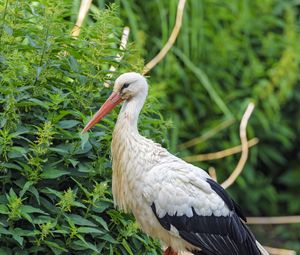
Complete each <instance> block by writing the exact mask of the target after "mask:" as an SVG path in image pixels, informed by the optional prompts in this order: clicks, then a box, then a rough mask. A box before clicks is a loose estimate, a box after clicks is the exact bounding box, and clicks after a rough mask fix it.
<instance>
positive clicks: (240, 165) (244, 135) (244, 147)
mask: <svg viewBox="0 0 300 255" xmlns="http://www.w3.org/2000/svg"><path fill="white" fill-rule="evenodd" d="M253 109H254V104H253V103H249V104H248V107H247V109H246V111H245V113H244V115H243V117H242V120H241V124H240V139H241V146H242V154H241V158H240V160H239V162H238V164H237V166H236V168H235V169H234V171H233V172H232V173H231V175H230V176H229V177H228V179H227V180H225V181H224V182H223V183H222V184H221V185H222V187H223V188H224V189H227V188H228V187H229V186H231V185H232V184H233V183H234V182H235V180H236V179H237V177H238V176H239V175H240V174H241V172H242V171H243V169H244V166H245V164H246V161H247V159H248V153H249V149H248V147H249V146H248V139H247V132H246V128H247V124H248V120H249V118H250V116H251V114H252V112H253Z"/></svg>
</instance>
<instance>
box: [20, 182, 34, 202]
mask: <svg viewBox="0 0 300 255" xmlns="http://www.w3.org/2000/svg"><path fill="white" fill-rule="evenodd" d="M32 184H33V182H31V181H27V182H26V183H25V185H24V186H23V189H22V190H21V191H20V193H19V196H20V197H21V198H22V197H23V195H24V194H25V192H26V191H27V190H28V189H29V188H30V186H31V185H32Z"/></svg>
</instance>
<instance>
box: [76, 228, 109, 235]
mask: <svg viewBox="0 0 300 255" xmlns="http://www.w3.org/2000/svg"><path fill="white" fill-rule="evenodd" d="M77 230H78V232H79V233H84V234H89V233H97V234H103V232H102V231H101V230H99V229H97V228H90V227H79V228H78V229H77Z"/></svg>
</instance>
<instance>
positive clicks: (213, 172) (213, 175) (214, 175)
mask: <svg viewBox="0 0 300 255" xmlns="http://www.w3.org/2000/svg"><path fill="white" fill-rule="evenodd" d="M208 173H209V175H210V177H211V178H212V179H213V180H214V181H216V182H218V177H217V172H216V169H215V168H214V167H212V166H211V167H209V168H208Z"/></svg>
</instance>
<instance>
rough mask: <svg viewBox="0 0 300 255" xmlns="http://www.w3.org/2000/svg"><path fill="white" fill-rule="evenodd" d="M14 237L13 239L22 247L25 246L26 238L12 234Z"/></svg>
mask: <svg viewBox="0 0 300 255" xmlns="http://www.w3.org/2000/svg"><path fill="white" fill-rule="evenodd" d="M12 237H13V239H15V240H16V241H17V242H18V243H19V244H20V245H21V246H22V245H23V241H24V238H23V237H21V236H19V235H17V234H13V233H12Z"/></svg>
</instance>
